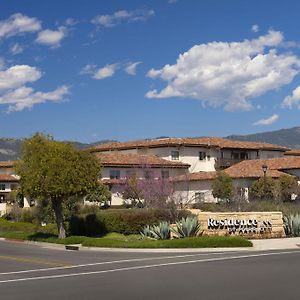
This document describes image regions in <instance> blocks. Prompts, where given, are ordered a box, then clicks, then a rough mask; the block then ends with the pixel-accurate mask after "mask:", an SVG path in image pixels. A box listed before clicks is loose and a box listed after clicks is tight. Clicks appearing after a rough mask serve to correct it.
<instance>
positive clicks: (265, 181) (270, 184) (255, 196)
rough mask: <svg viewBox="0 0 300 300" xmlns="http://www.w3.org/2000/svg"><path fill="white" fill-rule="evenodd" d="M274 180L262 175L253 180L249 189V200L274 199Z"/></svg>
mask: <svg viewBox="0 0 300 300" xmlns="http://www.w3.org/2000/svg"><path fill="white" fill-rule="evenodd" d="M275 191H276V181H275V180H274V179H273V178H271V177H268V176H266V177H262V178H259V179H258V180H256V181H254V182H253V183H252V185H251V187H250V189H249V197H250V199H251V200H274V196H275V195H274V194H275Z"/></svg>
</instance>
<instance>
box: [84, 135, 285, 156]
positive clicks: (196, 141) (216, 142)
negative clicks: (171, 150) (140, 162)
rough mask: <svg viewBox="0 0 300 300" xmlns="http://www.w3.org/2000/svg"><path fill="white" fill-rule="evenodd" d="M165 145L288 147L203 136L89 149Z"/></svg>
mask: <svg viewBox="0 0 300 300" xmlns="http://www.w3.org/2000/svg"><path fill="white" fill-rule="evenodd" d="M166 146H191V147H196V146H201V147H206V148H210V147H212V148H220V149H251V150H260V149H263V150H277V151H287V150H289V148H286V147H282V146H278V145H273V144H268V143H259V142H246V141H233V140H229V139H223V138H219V137H203V138H163V139H149V140H138V141H128V142H112V143H105V144H101V145H97V146H95V147H93V148H91V149H89V150H90V151H91V152H100V151H109V150H125V149H135V148H146V147H149V148H155V147H166Z"/></svg>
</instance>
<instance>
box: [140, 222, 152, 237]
mask: <svg viewBox="0 0 300 300" xmlns="http://www.w3.org/2000/svg"><path fill="white" fill-rule="evenodd" d="M141 235H142V238H152V237H153V236H152V233H151V227H150V226H149V225H146V226H145V227H144V228H143V231H141Z"/></svg>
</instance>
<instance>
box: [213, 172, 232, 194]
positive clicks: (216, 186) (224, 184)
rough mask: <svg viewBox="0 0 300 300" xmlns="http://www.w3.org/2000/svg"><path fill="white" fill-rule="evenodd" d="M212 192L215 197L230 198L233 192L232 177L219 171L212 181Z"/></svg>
mask: <svg viewBox="0 0 300 300" xmlns="http://www.w3.org/2000/svg"><path fill="white" fill-rule="evenodd" d="M212 194H213V196H214V197H215V198H220V199H230V198H231V196H232V194H233V183H232V178H231V177H230V176H229V175H227V174H226V173H225V172H223V171H219V172H218V173H217V176H216V177H215V179H214V180H213V182H212Z"/></svg>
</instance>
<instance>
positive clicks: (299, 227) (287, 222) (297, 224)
mask: <svg viewBox="0 0 300 300" xmlns="http://www.w3.org/2000/svg"><path fill="white" fill-rule="evenodd" d="M284 228H285V233H286V235H288V236H300V214H291V215H289V216H287V217H285V218H284Z"/></svg>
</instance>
